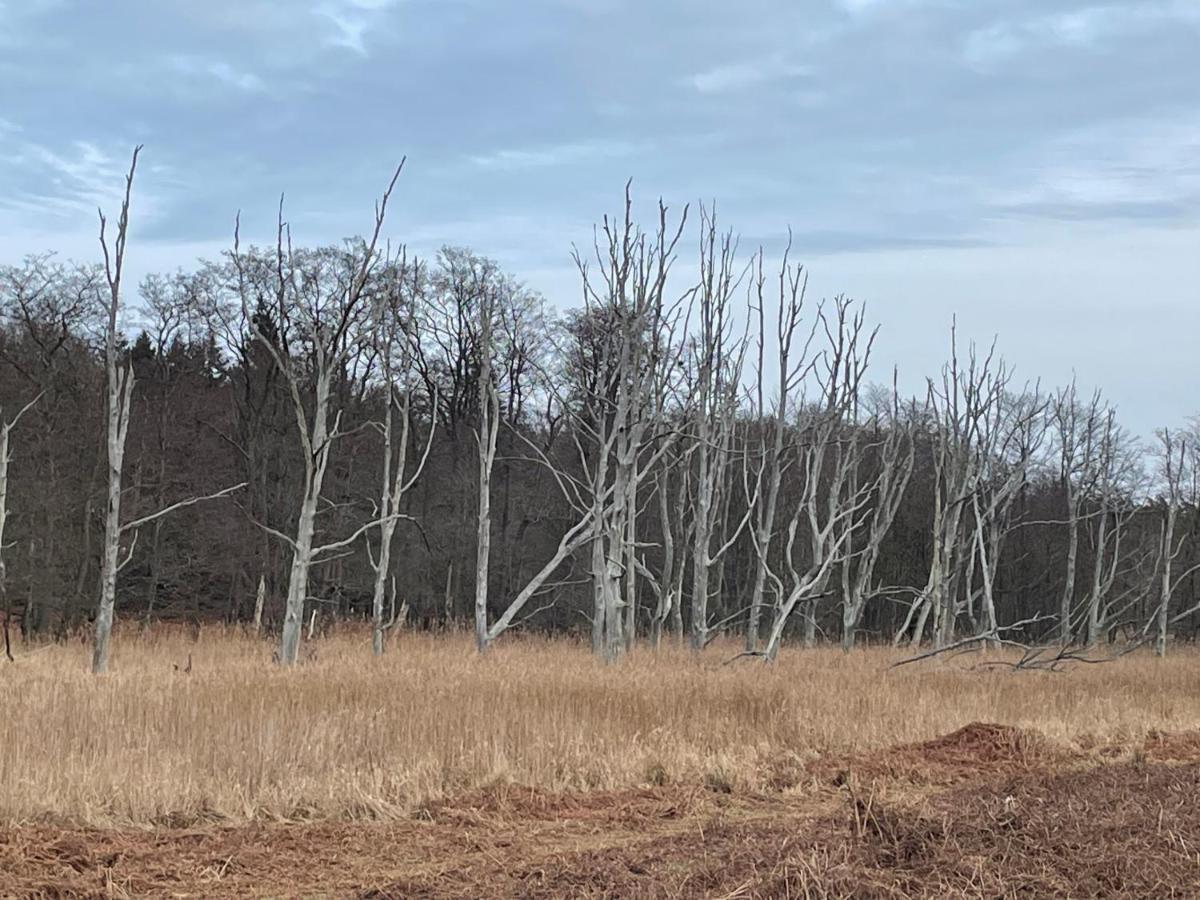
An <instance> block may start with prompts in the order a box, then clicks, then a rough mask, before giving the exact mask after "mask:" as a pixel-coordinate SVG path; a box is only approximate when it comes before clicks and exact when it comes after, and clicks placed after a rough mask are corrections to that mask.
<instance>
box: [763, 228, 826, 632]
mask: <svg viewBox="0 0 1200 900" xmlns="http://www.w3.org/2000/svg"><path fill="white" fill-rule="evenodd" d="M791 250H792V240H791V235H790V234H789V235H788V243H787V247H786V249H785V250H784V253H783V261H782V262H781V263H780V267H779V295H778V299H777V304H776V310H775V342H776V363H777V367H778V369H777V375H778V378H779V392H778V394H777V395H776V398H775V402H774V405H773V407H772V409H771V411H770V423H769V427H768V422H767V405H766V402H765V386H766V384H767V381H768V378H769V375H768V373H767V371H766V366H765V356H766V343H767V335H766V323H765V309H766V297H765V291H764V288H765V284H766V277H765V274H764V272H763V254H762V251H761V250H760V251H759V253H758V256H757V257H756V259H755V262H754V270H753V274H754V280H753V290H754V293H755V301H756V302H755V303H754V313H755V315H756V317H757V320H758V341H757V348H758V352H757V356H756V365H755V378H754V392H755V401H756V411H757V413H758V421H759V426H760V428H762V429H763V431H762V449H761V458H760V461H759V465H758V468H757V470H756V473H755V478H754V488H753V491H751V489H750V488H749V487H747V489H746V501H747V503H753V499H754V497H757V498H758V502H757V503H753V508H754V522H753V527H752V528H751V530H750V537H751V543H752V545H753V549H754V584H753V587H752V588H751V592H750V616H749V620H748V621H747V624H746V649H747V650H748V651H756V650H757V649H758V645H759V621H760V619H761V617H762V608H763V594H764V591H765V589H766V585H767V573H768V567H769V560H770V555H771V546H772V543H773V540H774V536H775V520H776V516H777V510H778V506H779V489H780V486H781V484H782V483H783V471H784V458H783V457H784V448H785V435H786V432H787V429H788V425H789V416H790V415H791V410H790V408H789V401H790V399H791V398H792V395H793V394H795V393H796V392H797V391H798V390H799V389H800V387H801V385H802V384H803V382H804V379H805V377H806V375H808V374H809V372H810V370H811V367H812V365H813V364H814V361H813V360H810V359H809V348H810V346H811V344H812V339H813V336H814V335H815V334H816V329H817V324H818V322H819V317H814V319H813V324H812V327H811V328H810V329H809V333H808V337H807V339H806V340H805V342H804V344H803V346H801V347H799V348H797V347H795V346H794V344H795V342H796V337H797V333H798V331H799V328H800V321H801V315H802V313H803V310H804V300H805V291H806V289H807V286H808V273H807V272H805V270H804V269H803V267H801V266H793V265H792V264H791V261H790V255H791ZM749 458H750V457H749V454H747V456H746V461H747V464H748V463H749Z"/></svg>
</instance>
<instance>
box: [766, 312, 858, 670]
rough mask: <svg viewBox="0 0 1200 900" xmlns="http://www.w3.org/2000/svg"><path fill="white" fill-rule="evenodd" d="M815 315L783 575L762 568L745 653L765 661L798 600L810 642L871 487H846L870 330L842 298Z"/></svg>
mask: <svg viewBox="0 0 1200 900" xmlns="http://www.w3.org/2000/svg"><path fill="white" fill-rule="evenodd" d="M819 318H820V321H821V324H822V330H823V331H824V334H825V337H826V339H827V346H826V348H825V349H824V351H823V352H822V354H821V356H820V358H819V360H818V364H817V366H816V367H815V368H814V372H815V379H816V386H817V388H818V390H819V392H820V397H819V399H818V400H817V401H816V403H814V404H811V405H808V406H804V405H802V406H801V408H800V410H799V413H798V415H797V416H796V418H795V422H794V425H793V428H794V432H793V433H794V435H795V437H794V441H795V442H796V446H795V449H794V451H793V452H794V453H795V456H796V459H797V468H798V470H799V471H798V474H797V478H798V479H799V482H800V484H799V496H798V498H797V499H796V501H795V502H794V504H793V505H792V507H791V515H790V517H789V521H788V527H787V542H786V546H785V547H784V553H783V559H784V564H785V565H786V566H787V570H788V576H789V582H788V584H787V585H785V584H784V582H783V580H782V579H781V578H780V577H779V576H778V575H776V574H775V573H774V572H772V571H770V570H768V577H769V578H771V579H772V582H773V583H774V586H775V595H776V601H775V605H774V608H773V610H772V621H771V627H770V630H769V632H768V635H767V641H766V644H765V646H764V648H763V650H762V652H761V654H751V655H761V656H762V657H763V658H764V659H765V660H766V661H768V662H771V661H773V660H774V659H775V658H776V656H777V655H778V653H779V648H780V646H781V644H782V642H783V635H784V630H785V628H786V627H787V625H788V622H789V620H790V619H791V617H792V614H793V613H794V612H795V610H796V609H797V607H799V608H801V609H802V610H803V616H804V640H805V644H806V645H811V644H812V643H813V642H814V641H815V638H816V615H817V604H818V602H819V601H820V600H821V598H822V597H824V596H825V595H826V592H827V588H828V585H829V582H830V579H831V576H832V575H833V572H834V571H835V569H836V568H837V567H838V566H839V565H844V564H845V562H846V559H847V547H848V542H849V537H850V535H851V534H852V533H853V531H854V525H855V523H856V522H857V521H858V520H859V518H860V517H861V516H862V515H863V511H864V509H865V507H866V505H867V503H868V502H869V499H870V497H871V495H872V494H873V493H874V491H875V490H876V482H877V479H871V480H869V481H867V482H865V483H861V484H858V485H857V486H856V487H855V488H854V489H850V488H849V487H848V485H849V484H850V482H851V473H852V472H853V471H855V469H856V468H857V466H858V464H859V458H860V456H859V455H860V453H861V452H862V444H861V441H862V435H861V433H860V429H859V427H858V425H859V423H857V422H855V421H854V420H853V414H854V411H855V408H856V401H857V397H858V393H859V389H860V387H861V385H862V379H863V377H864V376H865V374H866V370H867V364H868V362H869V360H870V355H871V348H872V345H873V343H874V340H875V333H876V332H875V331H874V330H871V331H868V330H867V329H866V328H865V326H864V312H863V310H862V308H861V307H860V308H858V309H857V310H855V309H854V308H853V304H852V302H851V301H850V300H848V299H846V298H843V297H839V298H837V299H836V300H835V302H834V313H833V315H832V317H830V316H829V315H828V314H827V313H826V312H825V311H824V310H822V311H821V312H820V314H819Z"/></svg>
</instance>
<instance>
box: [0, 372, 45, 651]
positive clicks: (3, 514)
mask: <svg viewBox="0 0 1200 900" xmlns="http://www.w3.org/2000/svg"><path fill="white" fill-rule="evenodd" d="M41 396H42V395H41V394H38V395H37V396H36V397H34V398H33V399H32V400H31V401H30V402H29V403H28V404H26V405H25V406H24V407H23V408H22V409H21V410H20V411H19V412H18V413H17V414H16V415H15V416H14V417H13V418H12V421H5V419H4V416H3V410H0V605H3V607H4V650H5V652H6V653H7V654H8V658H9V659H12V653H11V651H10V649H9V630H8V629H9V621H8V619H9V612H10V611H9V605H8V578H7V576H8V570H7V569H6V567H5V562H4V526H5V524H6V523H7V522H8V464H9V463H10V462H11V461H12V455H11V450H10V444H11V438H12V430H13V428H14V427H15V426H16V424H17V422H18V421H20V419H21V416H23V415H25V412H26V411H27V410H28V409H30V408H31V407H32V406H33V404H35V403H37V402H38V400H39V399H40V398H41ZM32 548H33V545H32V543H31V544H30V557H31V558H32V556H33V552H32ZM30 577H31V578H32V575H31V576H30ZM26 606H27V609H26V612H28V604H27V605H26Z"/></svg>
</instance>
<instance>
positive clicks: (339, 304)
mask: <svg viewBox="0 0 1200 900" xmlns="http://www.w3.org/2000/svg"><path fill="white" fill-rule="evenodd" d="M403 167H404V164H403V162H401V164H400V166H398V167H397V169H396V171H395V173H394V174H393V175H392V179H391V181H390V182H389V183H388V186H387V189H386V190H385V191H384V192H383V195H382V197H381V199H380V200H379V202H378V203H376V205H375V225H374V229H373V230H372V232H371V236H370V238H369V239H367V240H365V241H361V242H359V243H358V244H357V246H352V248H351V249H350V250H348V251H347V252H346V253H345V254H341V255H339V256H337V257H335V258H333V259H330V258H328V255H320V254H318V255H317V257H316V258H305V257H304V256H303V255H302V254H298V253H297V252H295V251H294V250H293V247H292V241H291V230H290V227H289V226H288V225H287V224H286V223H285V222H284V219H283V203H282V200H281V201H280V207H279V217H278V220H277V228H276V244H275V254H274V259H273V260H272V261H271V262H270V263H268V262H267V259H266V258H265V257H261V256H255V255H253V254H252V255H250V256H246V255H244V254H243V253H242V251H241V240H240V232H241V227H240V216H239V217H238V223H237V225H236V226H235V229H234V246H233V255H232V259H233V264H234V269H235V273H236V280H237V295H238V298H239V301H240V305H241V311H242V315H243V317H244V319H245V321H246V323H247V324H248V326H249V329H250V333H251V335H252V336H253V338H254V339H255V340H256V341H258V342H259V344H260V345H261V346H262V347H263V348H264V349H265V350H266V352H267V353H268V355H269V356H270V358H271V360H272V361H273V362H274V364H275V367H276V369H277V370H278V372H279V373H280V375H281V376H282V377H283V379H284V381H285V383H286V386H287V391H288V395H289V397H290V398H291V403H292V408H293V412H294V414H295V419H296V429H297V434H298V438H299V440H300V444H301V449H302V453H303V460H304V473H303V482H302V484H301V491H302V496H301V502H300V511H299V514H298V516H297V521H296V529H295V536H294V537H293V536H290V535H285V534H283V533H282V532H277V531H275V532H273V533H274V534H275V535H276V537H279V538H281V539H283V540H284V541H286V542H287V544H288V546H289V547H291V549H292V565H291V571H290V574H289V576H288V592H287V601H286V606H285V609H284V620H283V633H282V636H281V639H280V646H279V655H278V659H279V662H280V664H281V665H285V666H290V665H294V664H295V663H296V661H297V658H298V654H299V650H300V640H301V636H302V626H303V617H304V604H305V601H306V600H307V596H308V582H309V570H310V569H311V568H312V565H313V563H314V561H315V560H317V559H319V558H320V557H321V556H322V555H323V554H328V553H331V552H333V551H335V550H338V549H340V548H342V547H346V546H349V545H351V544H353V543H354V542H355V541H357V540H358V539H359V537H361V536H362V535H363V534H364V533H366V532H367V531H368V530H369V529H371V528H373V527H376V526H377V525H378V520H373V521H371V522H368V523H366V524H364V525H363V526H361V527H360V528H358V529H357V530H356V531H355V532H354V533H353V534H351V535H350V536H349V537H346V538H342V539H339V540H336V541H332V542H330V543H327V544H324V545H320V546H318V545H316V544H315V543H314V536H315V533H316V520H317V513H318V509H319V506H320V502H321V493H322V488H323V485H324V481H325V473H326V470H327V469H328V466H329V460H330V455H331V453H332V450H333V446H334V443H335V442H336V441H337V439H338V438H339V437H342V436H343V434H344V432H343V430H342V427H341V423H342V413H341V410H340V409H335V408H334V407H335V403H334V401H333V386H334V379H335V378H336V377H337V376H338V375H339V374H340V373H341V372H342V371H343V369H344V367H345V366H346V365H347V364H348V362H349V361H350V359H351V357H352V356H354V355H355V354H356V353H357V352H358V350H359V349H360V347H361V344H362V341H363V340H364V338H365V335H364V333H363V329H362V328H361V325H362V324H363V322H364V320H365V319H367V318H368V314H369V302H368V283H369V281H370V279H371V276H372V274H373V272H374V271H375V270H376V268H377V267H378V266H379V265H380V263H381V262H382V261H383V260H382V258H381V256H382V255H381V253H380V251H379V249H378V246H379V235H380V232H381V231H382V229H383V222H384V216H385V215H386V212H387V204H388V200H389V198H390V197H391V194H392V190H393V189H394V188H395V186H396V181H397V180H398V179H399V177H400V172H401V171H402V169H403ZM268 266H269V267H271V268H273V271H271V272H270V274H269V276H267V275H266V273H265V272H262V271H254V270H262V269H265V268H268ZM264 276H266V277H264ZM267 283H270V284H271V288H272V290H273V294H274V297H273V298H272V299H273V301H274V303H273V308H272V310H271V312H272V313H273V314H274V316H275V322H274V327H271V323H269V321H267V320H265V319H264V317H263V316H262V315H261V313H259V312H258V311H257V309H256V307H257V303H258V301H259V300H261V299H263V298H262V297H260V296H255V290H256V289H259V287H260V286H261V285H264V284H267ZM292 329H294V330H295V332H296V333H297V334H296V335H295V337H297V338H298V339H299V342H300V343H301V344H302V346H303V347H304V348H306V349H307V351H308V352H307V355H305V354H304V353H302V352H300V351H299V350H298V349H297V348H295V347H293V345H292V342H291V340H290V339H289V331H290V330H292ZM310 382H311V383H312V387H311V397H309V398H307V399H306V396H305V395H306V394H308V393H309V389H308V387H309V383H310ZM331 416H332V421H330V419H331ZM392 515H393V516H394V515H395V514H394V513H393V514H392ZM259 524H260V525H262V527H264V528H266V527H267V526H266V525H265V524H264V523H259Z"/></svg>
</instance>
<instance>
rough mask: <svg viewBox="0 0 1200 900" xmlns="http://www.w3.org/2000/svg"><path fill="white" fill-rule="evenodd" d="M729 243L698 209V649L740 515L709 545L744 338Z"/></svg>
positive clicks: (725, 472)
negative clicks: (718, 568)
mask: <svg viewBox="0 0 1200 900" xmlns="http://www.w3.org/2000/svg"><path fill="white" fill-rule="evenodd" d="M736 256H737V242H736V241H735V239H734V237H733V235H732V234H724V235H718V233H717V226H716V220H715V218H714V217H713V215H712V214H710V213H708V212H706V211H703V210H702V212H701V230H700V285H699V289H698V290H697V293H696V307H697V311H698V316H699V331H698V332H697V333H696V335H695V339H694V341H693V342H692V347H693V355H694V367H693V372H694V375H693V382H692V384H691V385H690V393H691V398H692V410H693V422H694V424H693V427H692V433H691V435H690V436H691V438H692V440H693V441H694V442H695V452H694V454H693V455H694V457H695V460H696V463H695V465H696V481H695V495H694V500H695V509H694V511H693V520H694V524H693V531H692V622H691V647H692V649H693V650H695V651H699V650H703V649H704V647H705V646H706V645H707V644H708V641H709V618H708V600H709V592H710V587H709V582H710V578H711V572H712V569H713V567H714V566H715V565H716V564H717V563H719V562H720V560H721V558H722V557H723V556H724V555H725V553H726V552H727V551H728V550H729V548H730V547H732V546H733V544H734V542H735V541H736V539H737V536H738V534H739V533H740V531H741V529H742V528H743V527H744V526H745V524H746V522H747V521H748V517H749V515H750V511H751V509H752V508H753V504H751V505H750V507H748V509H747V518H746V519H743V521H742V522H741V524H740V525H739V527H737V528H735V529H733V530H732V535H731V536H728V535H722V537H726V540H725V541H724V542H723V543H721V544H720V545H719V546H714V543H713V541H714V538H715V537H716V533H717V522H718V518H719V515H720V511H721V507H722V501H723V499H724V495H725V492H727V491H728V490H729V484H730V474H731V470H730V463H731V462H732V461H733V459H734V458H735V454H736V453H737V448H736V447H735V440H736V430H737V429H736V421H737V413H738V402H739V399H740V395H741V374H742V364H743V362H744V360H745V355H746V348H747V341H746V336H745V335H744V334H743V335H741V336H739V335H738V334H737V332H736V324H735V320H734V312H733V296H734V293H735V291H736V290H737V288H738V284H739V283H740V281H741V277H740V276H739V275H737V274H735V272H734V266H735V263H736Z"/></svg>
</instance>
